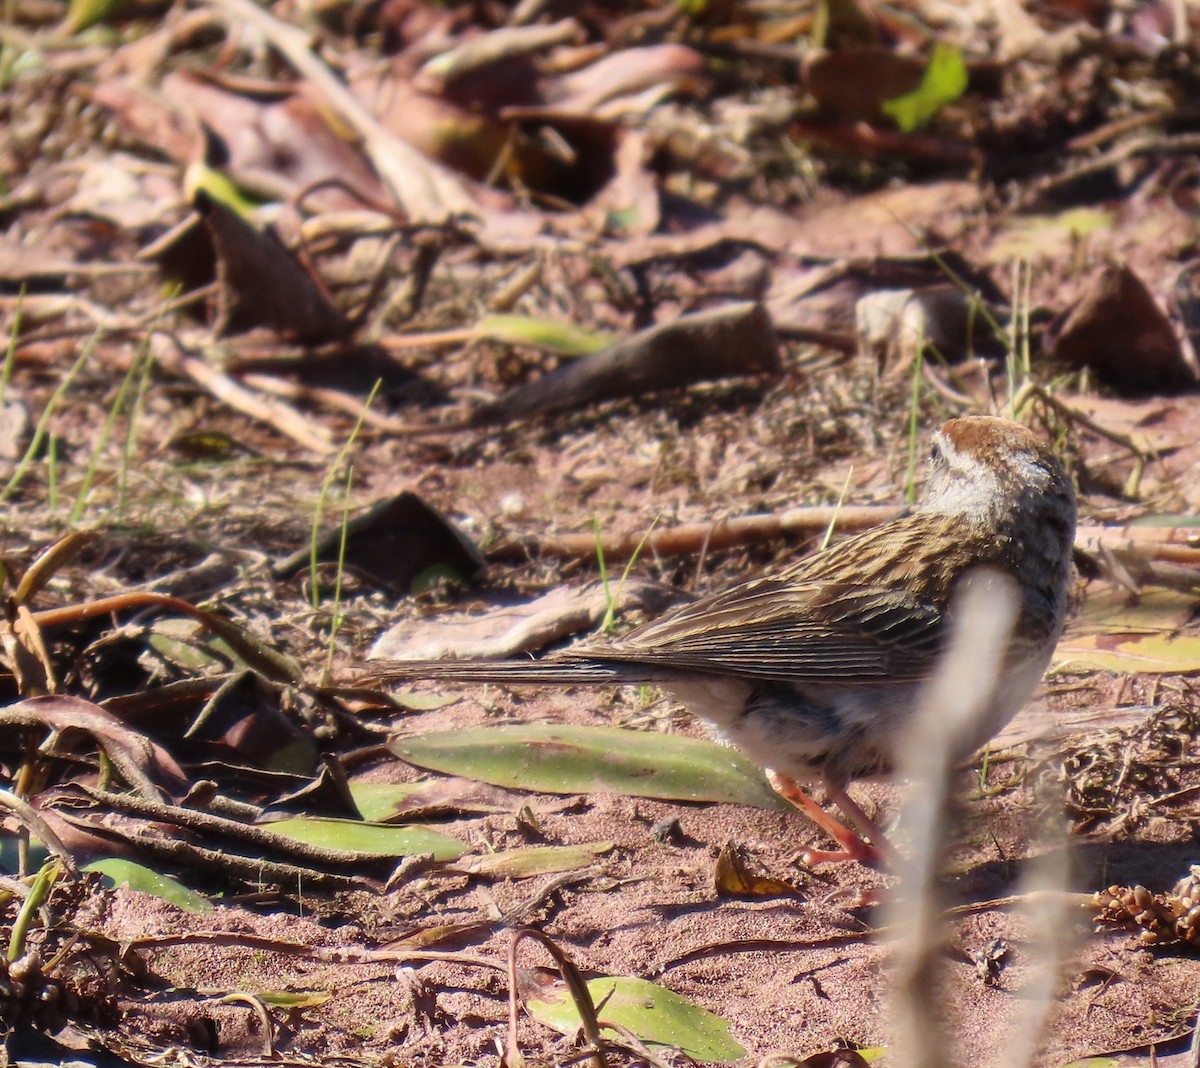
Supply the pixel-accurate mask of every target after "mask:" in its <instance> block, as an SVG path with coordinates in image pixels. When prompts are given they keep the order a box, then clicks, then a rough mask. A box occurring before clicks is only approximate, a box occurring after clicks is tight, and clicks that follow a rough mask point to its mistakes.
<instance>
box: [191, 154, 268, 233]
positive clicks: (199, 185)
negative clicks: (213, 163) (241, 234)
mask: <svg viewBox="0 0 1200 1068" xmlns="http://www.w3.org/2000/svg"><path fill="white" fill-rule="evenodd" d="M183 184H184V188H185V189H186V190H187V195H188V199H189V200H191V199H192V198H193V197H194V196H195V195H196V190H198V189H203V190H204V192H206V193H207V194H208V195H209V196H210V197H212V199H213V200H218V201H220V202H221V203H222V204H224V205H225V207H227V208H228V209H229V210H230V211H234V212H236V213H237V214H238V215H240V216H241V217H242V218H243V219H245V220H246V222H248V223H251V224H253V223H254V219H255V214H256V213H257V211H258V206H257V205H256V204H255V203H254V202H253V201H251V200H250V199H249V198H248V197H247V196H246V195H245V194H244V193H243V192H242V191H241V189H240V188H238V185H237V183H235V182H234V180H233V179H232V178H230V177H229V175H227V174H225V173H224V172H223V171H219V170H216V169H215V168H213V167H210V166H209V165H208V164H207V163H202V162H200V161H199V160H196V161H194V162H192V163H190V164H188V167H187V170H186V171H184V175H183Z"/></svg>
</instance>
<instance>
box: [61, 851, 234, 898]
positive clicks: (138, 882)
mask: <svg viewBox="0 0 1200 1068" xmlns="http://www.w3.org/2000/svg"><path fill="white" fill-rule="evenodd" d="M83 870H84V871H89V872H98V873H99V874H100V875H103V876H104V885H105V886H126V887H128V888H129V889H130V890H137V891H138V892H139V893H142V894H151V895H153V896H154V897H157V898H161V899H162V900H163V901H165V902H167V903H168V904H170V905H174V906H175V907H176V908H179V909H182V910H183V911H184V912H212V910H213V905H212V903H211V902H209V901H208V900H207V899H206V898H203V897H201V896H200V895H199V894H197V893H196V892H195V891H193V890H189V889H188V888H187V887H186V886H184V885H183V883H181V882H179V881H177V880H175V879H172V878H171V877H170V876H167V875H163V874H162V873H161V872H157V871H154V870H153V869H152V868H147V867H146V866H145V865H144V864H138V863H136V862H135V861H132V860H125V859H124V858H122V857H104V858H102V859H100V860H93V861H92V862H91V864H88V865H87V866H86V867H84V869H83Z"/></svg>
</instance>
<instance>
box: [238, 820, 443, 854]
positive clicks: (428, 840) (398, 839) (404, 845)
mask: <svg viewBox="0 0 1200 1068" xmlns="http://www.w3.org/2000/svg"><path fill="white" fill-rule="evenodd" d="M262 826H263V827H264V828H265V829H266V830H268V831H273V832H274V833H275V834H280V835H283V837H285V838H290V839H292V841H294V842H304V843H305V844H306V845H315V846H323V847H325V848H328V849H349V850H353V851H354V852H358V853H374V854H377V855H379V854H382V855H387V856H394V857H408V856H412V855H413V854H416V853H432V854H433V858H434V860H456V859H458V857H460V856H462V854H463V852H464V850H465V849H466V846H464V845H463V844H462V842H460V841H458V839H456V838H451V837H450V836H449V835H445V834H440V833H439V832H437V831H432V830H430V829H429V828H428V827H407V826H405V827H398V826H396V825H395V824H391V823H362V822H360V821H358V820H338V819H328V818H319V819H314V818H311V817H303V818H297V819H287V820H276V821H275V822H272V823H265V824H262Z"/></svg>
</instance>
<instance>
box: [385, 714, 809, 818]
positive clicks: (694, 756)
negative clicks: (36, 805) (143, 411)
mask: <svg viewBox="0 0 1200 1068" xmlns="http://www.w3.org/2000/svg"><path fill="white" fill-rule="evenodd" d="M388 748H390V749H391V751H392V752H393V753H395V754H396V755H397V756H398V757H400V758H401V759H402V760H406V761H408V762H409V763H410V764H416V765H417V766H418V767H422V768H431V769H432V770H434V771H440V772H444V773H447V774H451V775H463V776H465V777H467V778H470V779H481V780H482V781H483V782H490V783H492V784H493V785H494V786H507V787H513V788H520V789H525V790H540V791H542V792H543V793H549V794H582V793H589V792H592V791H608V792H611V793H620V794H632V795H634V796H637V797H657V798H666V799H669V800H673V801H730V802H734V803H737V804H743V805H757V806H758V807H759V808H774V809H781V810H787V809H788V808H789V807H790V806H789V805H788V803H787V802H786V801H784V800H783V798H781V797H780V796H779V795H778V794H777V793H775V791H774V790H772V789H771V787H770V784H769V783H768V782H767V780H766V778H765V777H764V776H763V773H762V771H761V769H759V768H758V767H757V766H756V765H755V764H753V763H752V762H751V761H750V760H748V759H747V758H746V757H744V756H743V755H742V754H741V753H739V752H738V751H737V750H736V749H731V748H729V747H728V746H723V745H717V744H716V743H715V742H708V741H704V740H702V739H699V738H680V737H678V736H677V735H666V734H649V733H646V732H643V731H627V730H622V729H620V728H619V727H572V726H560V725H554V724H545V723H531V724H518V725H514V726H506V727H481V728H477V729H476V730H468V731H440V732H437V733H433V734H422V735H416V736H414V737H411V738H397V739H393V740H392V741H391V742H389V743H388Z"/></svg>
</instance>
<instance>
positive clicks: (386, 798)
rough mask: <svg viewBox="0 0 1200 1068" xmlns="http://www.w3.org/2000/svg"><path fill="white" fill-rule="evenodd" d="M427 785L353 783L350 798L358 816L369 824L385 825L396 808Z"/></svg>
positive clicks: (417, 783)
mask: <svg viewBox="0 0 1200 1068" xmlns="http://www.w3.org/2000/svg"><path fill="white" fill-rule="evenodd" d="M425 785H426V784H425V783H420V782H404V783H390V782H352V783H351V784H350V796H351V797H352V798H353V799H354V807H355V808H357V809H358V814H359V815H360V816H362V818H363V819H364V820H366V821H367V822H368V823H383V822H385V821H386V820H387V819H388V817H389V816H393V815H395V812H396V806H397V805H398V804H400V803H402V802H404V801H407V800H408V799H409V798H410V797H411V796H412V795H413V794H415V793H419V792H420V790H421V788H422V787H423V786H425Z"/></svg>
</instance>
